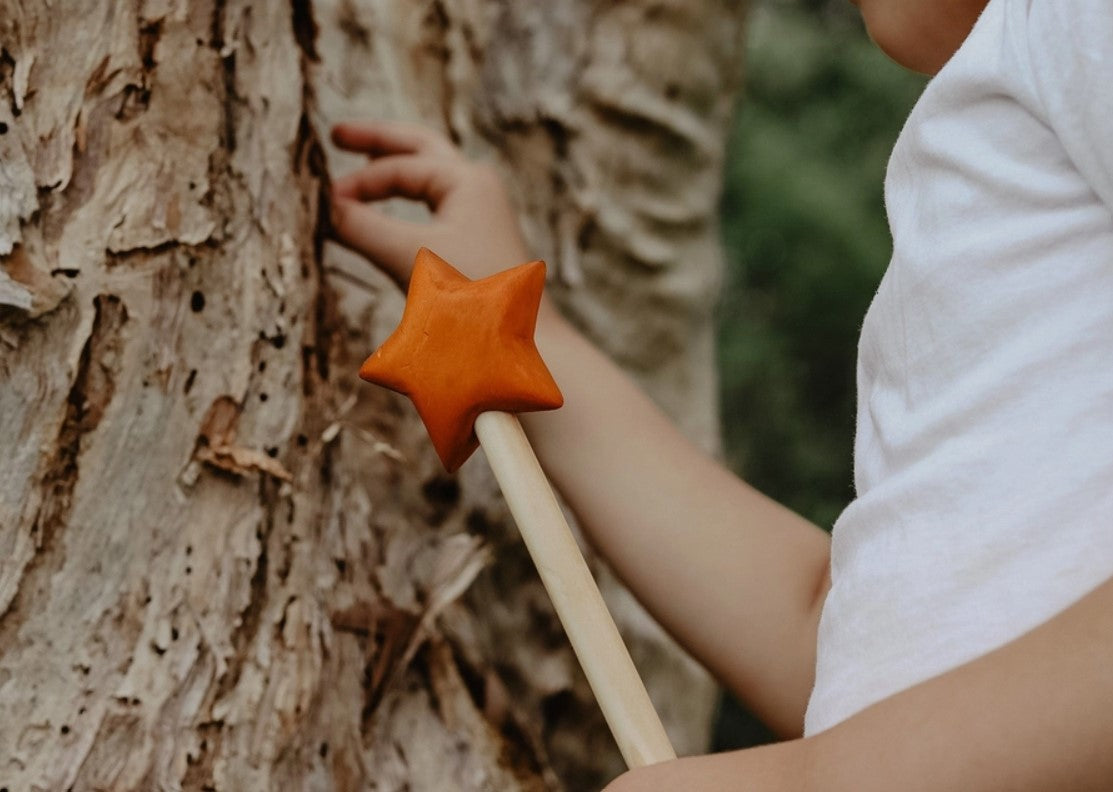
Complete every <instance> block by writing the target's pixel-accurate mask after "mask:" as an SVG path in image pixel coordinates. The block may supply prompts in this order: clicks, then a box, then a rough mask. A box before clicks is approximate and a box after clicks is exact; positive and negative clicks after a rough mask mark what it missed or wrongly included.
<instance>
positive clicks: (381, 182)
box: [332, 154, 459, 211]
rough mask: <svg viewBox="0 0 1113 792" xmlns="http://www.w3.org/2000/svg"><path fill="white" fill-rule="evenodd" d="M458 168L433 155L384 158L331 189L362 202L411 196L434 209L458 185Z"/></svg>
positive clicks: (341, 195) (340, 194) (348, 176)
mask: <svg viewBox="0 0 1113 792" xmlns="http://www.w3.org/2000/svg"><path fill="white" fill-rule="evenodd" d="M457 170H458V169H457V168H455V167H453V165H452V164H451V163H448V162H444V161H442V160H438V159H434V158H432V157H425V156H419V155H413V154H410V155H402V156H395V157H385V158H383V159H380V160H374V161H373V162H370V163H368V164H367V165H365V166H363V167H362V168H360V169H359V170H357V171H353V172H352V173H349V174H348V175H346V176H343V177H342V178H340V179H337V180H336V181H334V182H333V184H332V192H333V195H334V196H337V197H340V198H349V199H355V200H359V201H381V200H385V199H387V198H410V199H412V200H414V201H422V202H423V203H425V204H427V205H428V206H429V208H430V209H433V210H434V211H435V210H436V209H437V207H438V206H439V205H440V204H441V202H442V201H443V200H444V199H445V197H446V196H447V195H448V193H449V192H451V191H452V189H453V187H455V185H456V184H457V181H458V178H459V176H458V173H457Z"/></svg>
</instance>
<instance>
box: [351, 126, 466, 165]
mask: <svg viewBox="0 0 1113 792" xmlns="http://www.w3.org/2000/svg"><path fill="white" fill-rule="evenodd" d="M332 142H333V143H335V144H336V145H337V146H339V147H340V148H342V149H344V150H346V151H352V152H357V153H360V154H367V155H368V156H371V157H381V156H383V155H387V154H418V153H443V154H448V153H452V154H456V153H457V152H456V147H455V146H453V145H452V143H451V142H449V140H448V139H447V138H445V137H444V136H443V135H441V134H440V133H439V132H436V131H434V130H432V129H429V128H428V127H424V126H421V125H420V124H409V123H406V122H403V121H359V122H347V123H342V124H337V125H336V126H334V127H333V128H332Z"/></svg>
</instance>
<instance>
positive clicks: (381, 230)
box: [331, 197, 424, 288]
mask: <svg viewBox="0 0 1113 792" xmlns="http://www.w3.org/2000/svg"><path fill="white" fill-rule="evenodd" d="M331 220H332V235H333V237H334V238H335V239H336V241H337V242H339V243H340V244H342V245H344V246H345V247H347V248H350V249H351V250H354V251H355V252H357V253H362V254H363V255H364V256H366V257H367V258H369V259H371V261H372V262H374V263H375V264H376V265H377V266H378V267H379V268H380V269H382V270H383V271H384V272H385V273H386V274H387V275H389V276H390V277H391V278H393V279H394V280H395V281H396V282H397V283H398V284H399V285H401V286H402V287H403V288H404V287H405V285H406V284H407V283H408V282H409V280H410V270H411V269H412V267H413V260H414V255H415V254H416V253H417V250H418V248H420V247H421V242H420V234H421V231H422V229H423V228H424V226H420V225H418V224H416V223H409V222H406V221H405V220H399V219H397V218H394V217H388V216H387V215H385V214H383V213H382V212H380V211H378V210H376V209H374V208H372V207H370V206H367V205H365V204H362V203H360V202H359V201H354V200H351V199H349V198H337V197H334V198H333V200H332V218H331Z"/></svg>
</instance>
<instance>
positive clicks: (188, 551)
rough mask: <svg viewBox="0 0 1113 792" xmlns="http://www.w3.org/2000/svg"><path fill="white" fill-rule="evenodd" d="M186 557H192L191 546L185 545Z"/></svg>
mask: <svg viewBox="0 0 1113 792" xmlns="http://www.w3.org/2000/svg"><path fill="white" fill-rule="evenodd" d="M186 555H193V545H186Z"/></svg>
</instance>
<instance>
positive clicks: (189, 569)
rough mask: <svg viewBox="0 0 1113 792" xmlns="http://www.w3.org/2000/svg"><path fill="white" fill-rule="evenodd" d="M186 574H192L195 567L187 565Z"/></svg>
mask: <svg viewBox="0 0 1113 792" xmlns="http://www.w3.org/2000/svg"><path fill="white" fill-rule="evenodd" d="M186 574H187V575H192V574H193V567H191V566H187V567H186Z"/></svg>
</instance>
